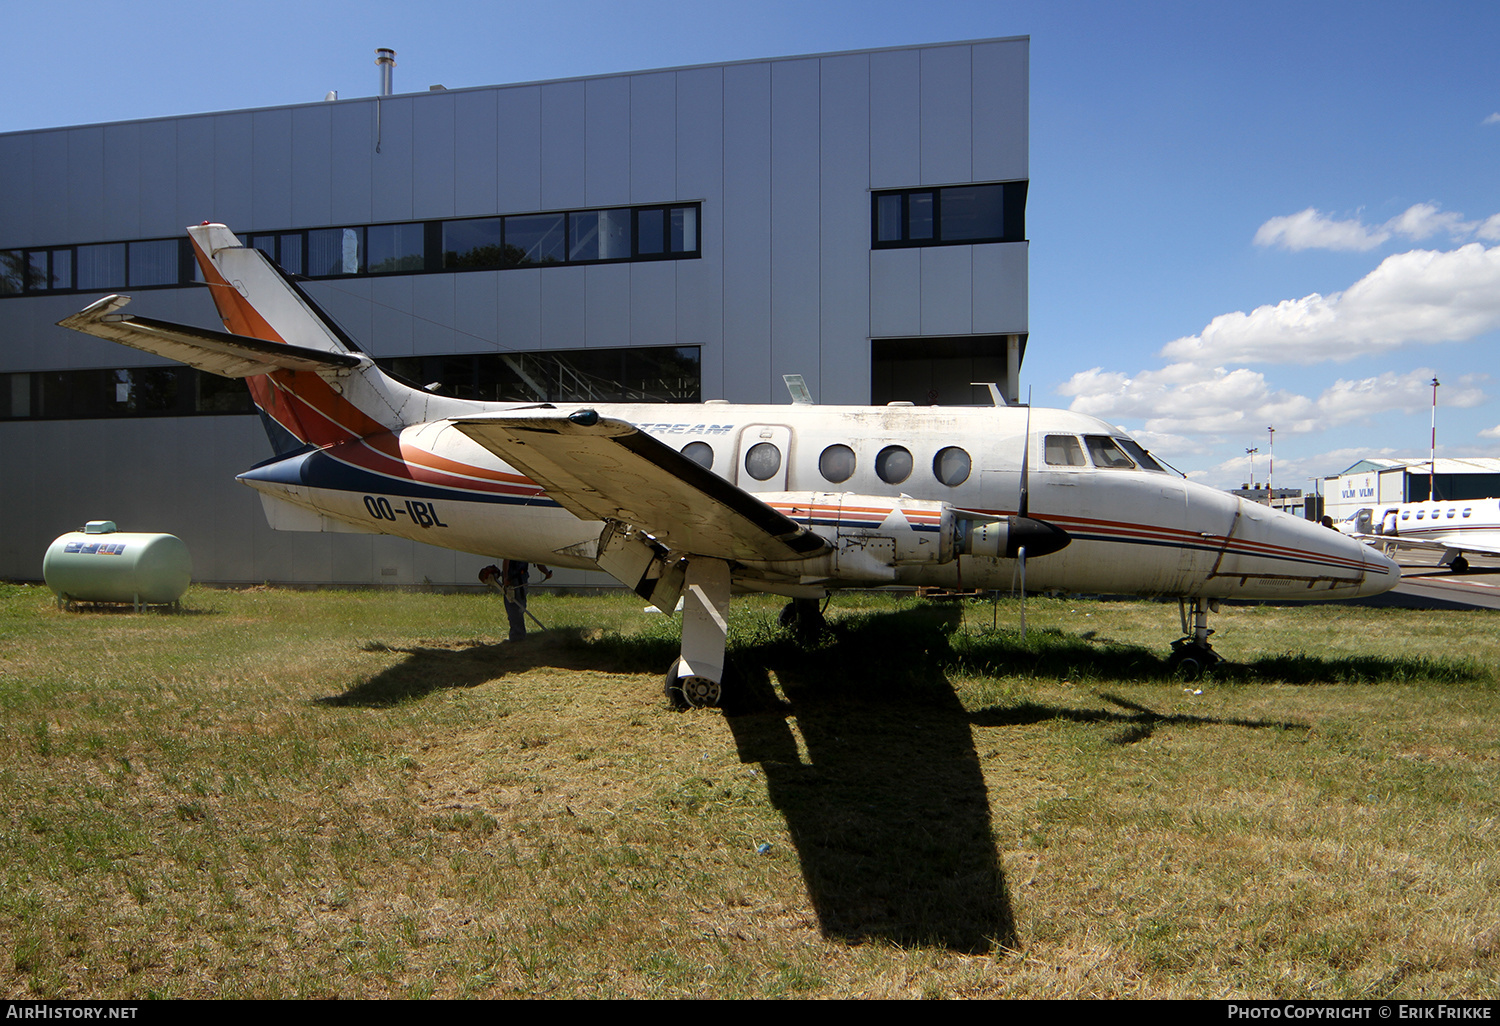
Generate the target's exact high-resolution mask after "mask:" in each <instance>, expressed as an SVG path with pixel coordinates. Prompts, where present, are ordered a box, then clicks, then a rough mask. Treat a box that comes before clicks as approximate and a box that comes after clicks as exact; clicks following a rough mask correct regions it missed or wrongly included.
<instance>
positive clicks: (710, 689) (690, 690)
mask: <svg viewBox="0 0 1500 1026" xmlns="http://www.w3.org/2000/svg"><path fill="white" fill-rule="evenodd" d="M681 662H682V658H681V657H680V656H679V657H678V658H676V659H674V660H672V665H671V666H669V667H667V676H666V681H665V682H664V687H663V691H664V692H665V693H666V696H667V701H668V702H669V703H670V704H671V706H672V708H673V709H676V710H677V711H678V712H682V711H684V710H687V709H718V708H720V707H721V706H722V704H723V701H724V686H723V685H722V684H721V683H719V682H718V681H712V680H709V679H708V678H707V677H679V676H677V667H678V665H679V664H681Z"/></svg>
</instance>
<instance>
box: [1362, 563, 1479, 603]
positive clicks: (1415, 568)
mask: <svg viewBox="0 0 1500 1026" xmlns="http://www.w3.org/2000/svg"><path fill="white" fill-rule="evenodd" d="M1437 556H1438V554H1437V553H1435V552H1434V553H1427V552H1401V553H1398V554H1397V556H1396V561H1397V562H1398V563H1400V564H1401V583H1400V584H1398V585H1396V587H1395V588H1393V589H1391V590H1390V591H1388V592H1386V593H1385V594H1384V595H1376V596H1374V597H1373V598H1366V599H1355V600H1353V601H1351V602H1350V603H1349V605H1351V606H1375V607H1386V608H1394V609H1500V558H1497V557H1494V556H1476V555H1474V554H1472V553H1467V554H1465V558H1466V559H1467V560H1468V561H1469V570H1468V572H1467V573H1462V574H1456V573H1454V572H1453V571H1451V570H1449V569H1448V568H1447V567H1441V566H1438V565H1437Z"/></svg>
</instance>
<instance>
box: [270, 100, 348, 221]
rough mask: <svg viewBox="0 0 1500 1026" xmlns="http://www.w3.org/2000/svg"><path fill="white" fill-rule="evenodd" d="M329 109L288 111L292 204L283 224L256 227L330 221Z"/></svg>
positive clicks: (327, 106) (330, 150) (331, 131)
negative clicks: (290, 134) (289, 114)
mask: <svg viewBox="0 0 1500 1026" xmlns="http://www.w3.org/2000/svg"><path fill="white" fill-rule="evenodd" d="M332 139H333V107H332V105H331V104H323V105H322V106H319V107H298V108H297V109H296V110H294V111H292V163H291V167H292V175H291V177H292V203H291V217H290V219H289V220H287V221H285V222H276V221H262V222H260V223H259V224H258V225H256V227H258V228H293V227H304V226H306V227H311V226H317V225H326V224H330V223H332V221H333V159H332V158H333V150H332Z"/></svg>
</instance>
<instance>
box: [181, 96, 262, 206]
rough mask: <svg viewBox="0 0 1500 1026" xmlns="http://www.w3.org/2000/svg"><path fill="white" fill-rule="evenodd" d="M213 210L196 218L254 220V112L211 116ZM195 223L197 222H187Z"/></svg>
mask: <svg viewBox="0 0 1500 1026" xmlns="http://www.w3.org/2000/svg"><path fill="white" fill-rule="evenodd" d="M212 121H213V133H214V135H213V140H214V142H213V146H214V149H213V183H214V191H213V207H212V209H213V213H212V214H209V215H206V216H205V217H200V218H198V219H197V220H198V221H204V220H214V221H223V222H224V223H225V224H229V225H249V224H254V223H255V205H254V203H255V200H254V197H255V175H254V171H253V169H254V166H255V161H254V157H255V123H254V120H253V115H251V114H249V113H243V114H215V115H214V116H213V119H212ZM187 223H188V224H195V223H197V222H196V221H188V222H187Z"/></svg>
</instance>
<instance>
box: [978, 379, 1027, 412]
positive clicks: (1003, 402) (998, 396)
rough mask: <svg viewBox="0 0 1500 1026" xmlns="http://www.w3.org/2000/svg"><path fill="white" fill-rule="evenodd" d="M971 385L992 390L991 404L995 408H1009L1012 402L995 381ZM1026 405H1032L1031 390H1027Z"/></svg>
mask: <svg viewBox="0 0 1500 1026" xmlns="http://www.w3.org/2000/svg"><path fill="white" fill-rule="evenodd" d="M969 384H970V385H973V386H975V387H976V388H977V387H979V386H983V387H985V388H987V389H989V390H990V402H991V403H992V404H994V405H995V406H1009V405H1010V400H1008V399H1006V398H1005V393H1004V392H1002V391H1000V385H999V384H998V383H996V382H994V381H971V382H969ZM1026 404H1027V405H1028V406H1029V405H1031V390H1030V389H1027V390H1026Z"/></svg>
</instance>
